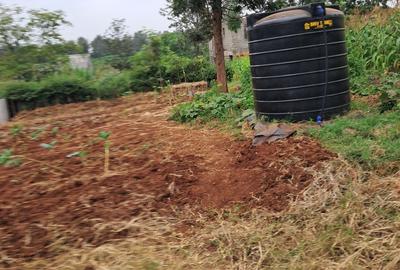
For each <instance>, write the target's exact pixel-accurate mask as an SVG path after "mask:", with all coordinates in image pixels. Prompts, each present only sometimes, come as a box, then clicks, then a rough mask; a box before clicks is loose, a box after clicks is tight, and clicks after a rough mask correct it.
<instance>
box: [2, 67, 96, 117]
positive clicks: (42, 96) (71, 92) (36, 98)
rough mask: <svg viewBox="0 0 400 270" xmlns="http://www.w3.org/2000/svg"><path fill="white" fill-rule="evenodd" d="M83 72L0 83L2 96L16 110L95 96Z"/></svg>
mask: <svg viewBox="0 0 400 270" xmlns="http://www.w3.org/2000/svg"><path fill="white" fill-rule="evenodd" d="M85 76H86V75H85V74H83V73H82V74H80V75H79V74H77V73H73V74H67V75H65V74H58V75H53V76H51V77H48V78H47V79H45V80H43V81H41V82H24V81H11V82H7V83H3V84H1V85H0V93H1V95H2V97H4V98H7V99H8V100H10V101H11V102H12V103H13V104H14V106H15V109H16V110H17V111H20V110H25V109H34V108H37V107H44V106H48V105H53V104H65V103H71V102H80V101H87V100H90V99H93V98H95V97H96V92H95V91H94V89H93V88H92V87H91V86H90V84H89V81H88V80H87V79H86V78H85Z"/></svg>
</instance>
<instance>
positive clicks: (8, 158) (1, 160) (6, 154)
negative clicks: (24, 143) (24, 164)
mask: <svg viewBox="0 0 400 270" xmlns="http://www.w3.org/2000/svg"><path fill="white" fill-rule="evenodd" d="M20 164H21V160H20V159H19V158H17V157H15V156H13V153H12V150H11V149H5V150H3V151H2V152H1V153H0V165H2V166H5V167H11V166H19V165H20Z"/></svg>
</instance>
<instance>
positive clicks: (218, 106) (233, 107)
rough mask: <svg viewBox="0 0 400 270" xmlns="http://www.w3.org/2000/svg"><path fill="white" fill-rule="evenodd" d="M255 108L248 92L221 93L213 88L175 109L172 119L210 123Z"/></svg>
mask: <svg viewBox="0 0 400 270" xmlns="http://www.w3.org/2000/svg"><path fill="white" fill-rule="evenodd" d="M251 108H253V97H252V95H251V93H249V92H248V91H243V90H242V91H239V92H235V93H220V92H219V91H218V90H217V87H213V88H212V89H211V90H210V91H208V92H207V93H204V94H198V95H195V97H194V99H193V101H191V102H187V103H182V104H179V105H178V106H176V107H175V108H174V109H173V112H172V116H171V118H172V119H173V120H175V121H179V122H192V121H194V120H196V119H201V120H203V121H209V120H212V119H219V120H226V119H227V118H229V117H237V116H239V115H240V114H241V112H242V111H244V110H247V109H251Z"/></svg>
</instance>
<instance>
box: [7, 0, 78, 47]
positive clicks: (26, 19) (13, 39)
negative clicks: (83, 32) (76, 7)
mask: <svg viewBox="0 0 400 270" xmlns="http://www.w3.org/2000/svg"><path fill="white" fill-rule="evenodd" d="M65 25H71V24H70V23H69V22H68V21H67V20H66V19H65V15H64V13H63V12H62V11H48V10H44V9H43V10H29V11H26V10H24V9H23V8H21V7H18V6H17V7H15V6H13V7H8V6H5V5H3V4H1V3H0V47H2V48H3V49H8V50H14V49H15V48H18V47H20V46H22V45H27V44H32V43H35V44H46V45H50V44H54V43H57V42H60V41H63V39H62V36H61V34H60V28H61V27H62V26H65Z"/></svg>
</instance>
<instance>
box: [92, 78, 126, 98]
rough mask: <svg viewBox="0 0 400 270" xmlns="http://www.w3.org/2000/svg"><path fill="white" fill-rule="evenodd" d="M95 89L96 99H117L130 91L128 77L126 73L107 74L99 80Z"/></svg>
mask: <svg viewBox="0 0 400 270" xmlns="http://www.w3.org/2000/svg"><path fill="white" fill-rule="evenodd" d="M95 87H96V91H97V93H96V94H97V97H99V98H101V99H110V98H117V97H119V96H121V95H123V94H124V93H128V92H130V91H132V89H131V79H130V75H129V74H128V73H127V72H124V73H119V74H109V75H107V76H105V77H104V78H102V79H100V80H99V81H98V82H97V83H96V85H95Z"/></svg>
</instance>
